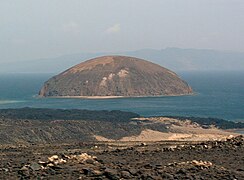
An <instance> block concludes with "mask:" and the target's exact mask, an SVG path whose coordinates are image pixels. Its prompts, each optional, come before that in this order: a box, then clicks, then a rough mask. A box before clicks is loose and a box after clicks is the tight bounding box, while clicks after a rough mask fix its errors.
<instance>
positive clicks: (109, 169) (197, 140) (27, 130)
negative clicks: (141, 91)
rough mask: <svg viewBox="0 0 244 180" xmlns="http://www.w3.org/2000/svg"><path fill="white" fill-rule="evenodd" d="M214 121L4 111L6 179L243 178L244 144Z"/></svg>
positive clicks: (1, 166)
mask: <svg viewBox="0 0 244 180" xmlns="http://www.w3.org/2000/svg"><path fill="white" fill-rule="evenodd" d="M238 127H239V128H243V123H235V122H231V121H225V120H220V119H213V118H192V117H188V118H187V117H178V118H177V117H148V118H145V117H140V116H139V115H138V114H135V113H130V112H122V111H88V110H62V109H32V108H23V109H5V110H0V142H1V143H0V160H1V161H0V179H172V180H173V179H244V168H243V167H244V156H243V155H244V139H243V137H242V136H239V134H236V133H232V132H230V131H226V130H229V129H231V128H238Z"/></svg>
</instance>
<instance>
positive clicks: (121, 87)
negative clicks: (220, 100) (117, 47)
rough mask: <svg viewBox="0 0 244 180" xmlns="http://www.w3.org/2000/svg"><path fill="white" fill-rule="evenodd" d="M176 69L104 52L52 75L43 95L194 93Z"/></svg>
mask: <svg viewBox="0 0 244 180" xmlns="http://www.w3.org/2000/svg"><path fill="white" fill-rule="evenodd" d="M191 93H192V89H191V87H190V86H189V85H188V84H187V83H186V82H185V81H183V80H182V79H180V77H179V76H178V75H177V74H175V73H174V72H172V71H170V70H168V69H166V68H163V67H161V66H159V65H157V64H154V63H151V62H148V61H145V60H142V59H138V58H134V57H126V56H104V57H98V58H95V59H91V60H88V61H86V62H83V63H80V64H78V65H76V66H74V67H72V68H70V69H68V70H66V71H64V72H63V73H61V74H59V75H57V76H54V77H52V78H51V79H49V80H48V81H47V82H46V83H45V84H44V86H43V88H42V89H41V90H40V93H39V95H40V96H41V97H50V96H51V97H52V96H53V97H59V96H61V97H80V98H84V97H96V98H101V97H103V98H104V97H113V98H114V97H131V96H134V97H135V96H167V95H187V94H191Z"/></svg>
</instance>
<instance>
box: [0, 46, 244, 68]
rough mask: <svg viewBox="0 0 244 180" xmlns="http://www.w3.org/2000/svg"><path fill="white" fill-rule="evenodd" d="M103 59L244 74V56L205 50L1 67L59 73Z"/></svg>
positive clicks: (58, 59)
mask: <svg viewBox="0 0 244 180" xmlns="http://www.w3.org/2000/svg"><path fill="white" fill-rule="evenodd" d="M103 55H125V56H134V57H137V58H142V59H146V60H150V61H152V62H154V63H157V64H159V65H161V66H163V67H166V68H169V69H171V70H173V71H176V72H179V71H193V70H196V71H199V70H201V71H211V70H217V71H243V70H244V53H239V52H227V51H216V50H205V49H180V48H166V49H162V50H155V49H142V50H138V51H127V52H115V53H114V52H109V53H106V52H104V53H80V54H71V55H64V56H60V57H56V58H48V59H37V60H32V61H21V62H12V63H0V73H6V72H8V73H9V72H10V73H11V72H18V73H20V72H28V73H31V72H36V73H59V72H62V71H63V70H65V69H67V68H69V67H71V66H73V65H74V64H78V63H80V62H82V61H85V60H87V59H91V58H95V57H98V56H103Z"/></svg>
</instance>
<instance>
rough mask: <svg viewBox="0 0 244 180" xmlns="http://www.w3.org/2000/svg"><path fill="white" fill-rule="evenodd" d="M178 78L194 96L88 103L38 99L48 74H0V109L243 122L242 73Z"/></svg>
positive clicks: (205, 74) (201, 74)
mask: <svg viewBox="0 0 244 180" xmlns="http://www.w3.org/2000/svg"><path fill="white" fill-rule="evenodd" d="M180 75H181V77H182V78H183V79H185V80H186V81H187V82H188V83H189V84H190V85H191V87H192V88H193V89H194V91H195V92H196V94H195V95H192V96H180V97H144V98H123V99H104V100H94V99H93V100H88V99H54V98H38V97H37V94H38V91H39V90H40V88H41V86H42V85H43V83H44V81H46V80H47V79H49V78H50V77H51V76H52V74H1V75H0V109H5V108H21V107H36V108H65V109H91V110H124V111H132V112H136V113H139V114H140V115H143V116H158V115H176V116H199V117H217V118H223V119H228V120H238V121H244V72H215V73H214V72H198V73H196V72H187V73H180Z"/></svg>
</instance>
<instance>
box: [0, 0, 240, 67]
mask: <svg viewBox="0 0 244 180" xmlns="http://www.w3.org/2000/svg"><path fill="white" fill-rule="evenodd" d="M243 19H244V1H243V0H233V1H229V0H215V1H212V0H198V1H195V0H182V1H177V0H154V1H148V0H134V1H130V0H123V1H113V0H100V1H95V0H83V1H79V0H70V1H65V0H53V1H48V0H42V1H41V0H37V1H31V0H21V1H7V0H2V1H1V2H0V39H1V41H0V53H1V58H0V63H3V62H5V63H7V62H20V61H27V60H36V59H41V58H53V57H59V56H62V55H67V54H75V53H100V52H124V51H136V50H140V49H156V50H161V49H165V48H167V47H176V48H183V49H213V50H218V51H228V52H243V53H244V46H243V44H244V24H243V23H242V20H243Z"/></svg>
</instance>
